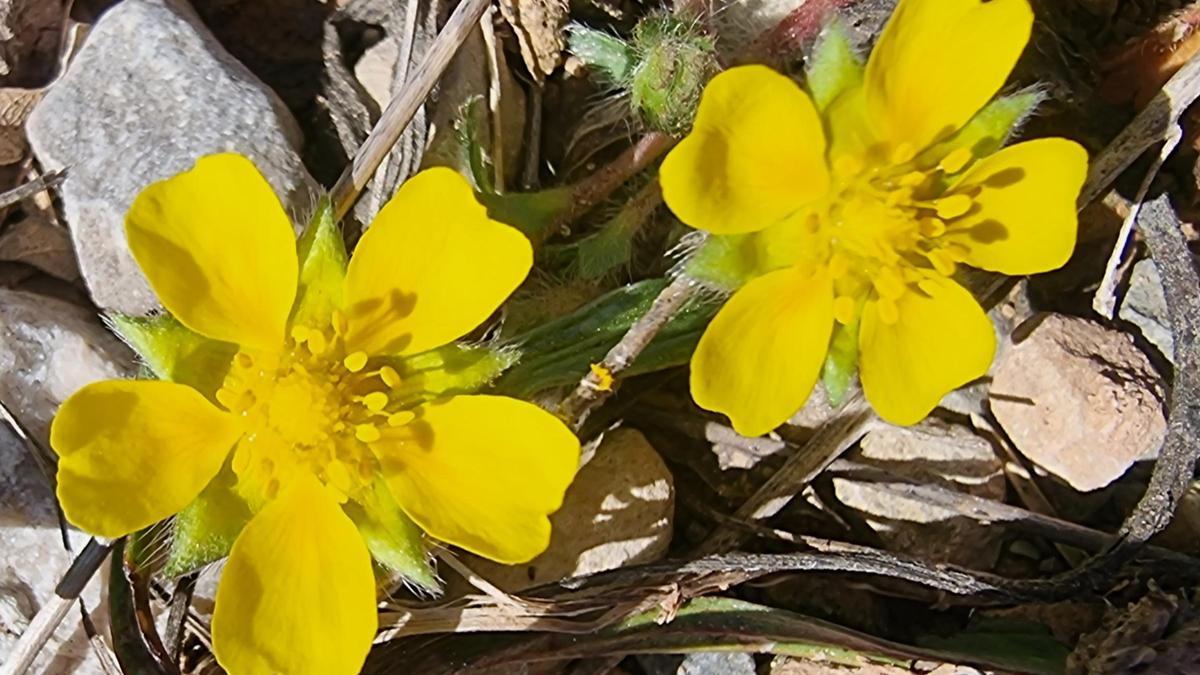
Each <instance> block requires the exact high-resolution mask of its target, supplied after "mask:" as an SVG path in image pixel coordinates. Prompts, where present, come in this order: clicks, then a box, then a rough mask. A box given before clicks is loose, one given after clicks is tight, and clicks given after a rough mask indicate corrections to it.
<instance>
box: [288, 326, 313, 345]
mask: <svg viewBox="0 0 1200 675" xmlns="http://www.w3.org/2000/svg"><path fill="white" fill-rule="evenodd" d="M311 332H312V329H311V328H309V327H308V326H299V325H297V326H292V339H293V340H295V341H296V344H302V343H303V342H304V341H305V340H307V339H308V335H309V333H311Z"/></svg>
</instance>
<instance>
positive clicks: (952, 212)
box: [934, 194, 974, 220]
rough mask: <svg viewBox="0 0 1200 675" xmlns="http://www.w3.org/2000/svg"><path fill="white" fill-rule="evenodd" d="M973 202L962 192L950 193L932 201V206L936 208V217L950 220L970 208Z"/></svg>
mask: <svg viewBox="0 0 1200 675" xmlns="http://www.w3.org/2000/svg"><path fill="white" fill-rule="evenodd" d="M973 203H974V202H972V201H971V198H970V197H968V196H967V195H964V194H957V195H950V196H949V197H942V198H941V199H939V200H937V201H936V202H934V207H935V208H936V209H937V214H938V218H941V219H942V220H950V219H951V218H957V217H959V216H961V215H963V214H965V213H966V212H967V211H970V210H971V205H972V204H973Z"/></svg>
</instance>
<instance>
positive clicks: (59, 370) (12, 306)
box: [0, 289, 134, 443]
mask: <svg viewBox="0 0 1200 675" xmlns="http://www.w3.org/2000/svg"><path fill="white" fill-rule="evenodd" d="M133 368H134V366H133V354H132V353H131V352H130V351H129V349H128V348H126V347H125V345H124V344H122V343H121V342H120V341H119V340H117V339H116V338H115V337H113V336H112V335H111V334H110V333H109V332H108V331H106V330H105V329H104V327H103V326H102V325H101V324H100V321H99V319H98V318H97V317H96V316H95V315H94V314H92V313H91V312H89V311H87V310H84V309H82V308H80V307H77V306H75V305H72V304H70V303H68V302H64V301H62V300H55V299H53V298H46V297H43V296H40V295H34V294H32V293H24V292H21V291H11V290H6V289H0V400H3V401H4V402H5V404H6V405H7V406H8V408H9V410H11V411H12V413H13V415H15V416H16V417H17V419H18V420H20V421H21V423H22V424H24V425H25V426H26V427H27V428H28V429H29V430H30V432H31V433H32V434H33V436H34V438H36V439H38V440H40V441H41V442H43V443H46V442H47V439H48V438H49V430H50V420H51V419H52V418H53V417H54V412H55V411H56V410H58V405H59V404H60V403H62V402H63V401H64V400H65V399H66V398H67V397H68V396H70V395H71V394H73V393H75V391H76V390H77V389H79V388H80V387H82V386H83V385H85V384H88V383H89V382H94V381H96V380H103V379H112V378H119V377H124V376H127V375H129V374H130V373H132V372H133Z"/></svg>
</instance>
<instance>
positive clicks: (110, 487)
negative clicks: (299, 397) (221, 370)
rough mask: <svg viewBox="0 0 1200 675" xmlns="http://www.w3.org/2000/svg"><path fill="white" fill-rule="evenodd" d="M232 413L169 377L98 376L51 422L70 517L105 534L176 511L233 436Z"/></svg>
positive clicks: (217, 464) (207, 476) (214, 467)
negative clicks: (167, 379)
mask: <svg viewBox="0 0 1200 675" xmlns="http://www.w3.org/2000/svg"><path fill="white" fill-rule="evenodd" d="M240 434H241V429H240V427H239V426H238V425H237V422H236V420H235V419H234V418H233V417H232V416H231V415H228V414H226V413H224V412H222V411H221V410H220V409H218V408H217V407H215V406H214V405H213V404H211V403H209V402H208V400H206V399H205V398H204V397H203V396H201V395H200V394H199V393H198V392H196V390H194V389H192V388H190V387H185V386H184V385H182V384H175V383H173V382H158V381H123V380H110V381H105V382H96V383H93V384H89V385H88V386H86V387H84V388H83V389H80V390H79V391H77V392H75V394H74V395H73V396H71V398H69V399H67V400H66V402H65V403H63V404H62V407H61V408H59V410H58V414H57V415H56V416H55V418H54V423H53V425H52V426H51V428H50V445H51V446H52V447H53V448H54V451H55V452H57V453H58V456H59V460H58V500H59V501H60V502H61V503H62V507H63V512H64V513H65V514H66V516H67V520H69V521H71V522H72V523H74V524H75V525H78V526H79V527H80V528H82V529H84V530H86V531H88V532H90V533H92V534H95V535H98V536H101V537H108V538H110V539H111V538H115V537H120V536H123V535H126V534H129V533H130V532H134V531H136V530H139V529H141V528H143V527H146V526H147V525H151V524H153V523H156V522H158V521H160V520H162V519H163V518H166V517H168V516H170V515H173V514H175V513H176V512H178V511H179V510H180V509H182V508H183V507H184V506H187V504H188V503H189V502H191V501H192V500H193V499H195V498H196V495H198V494H200V491H201V490H202V489H203V488H204V486H205V484H207V483H208V482H209V481H210V480H212V477H213V476H215V475H217V471H218V470H219V469H220V468H221V463H222V461H223V460H224V459H225V456H226V455H228V454H229V450H230V448H231V446H232V445H233V443H234V441H236V440H237V438H238V436H239V435H240Z"/></svg>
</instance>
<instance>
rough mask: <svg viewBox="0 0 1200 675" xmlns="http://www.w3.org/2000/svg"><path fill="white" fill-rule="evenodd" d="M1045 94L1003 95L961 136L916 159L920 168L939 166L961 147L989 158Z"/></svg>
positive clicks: (958, 135) (959, 133)
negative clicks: (944, 158)
mask: <svg viewBox="0 0 1200 675" xmlns="http://www.w3.org/2000/svg"><path fill="white" fill-rule="evenodd" d="M1044 98H1045V94H1044V93H1043V92H1042V91H1041V90H1039V89H1035V88H1029V89H1024V90H1022V91H1019V92H1017V93H1015V94H1011V95H1009V96H1001V97H1000V98H998V99H996V100H994V101H992V102H991V103H989V104H987V105H986V106H984V108H983V110H980V111H979V112H977V113H975V116H974V117H972V118H971V119H970V121H968V122H967V124H966V125H965V126H963V128H962V129H959V131H958V133H956V134H954V135H953V136H951V137H950V138H948V139H946V140H944V141H942V142H941V143H938V144H936V145H934V146H932V147H930V148H929V149H927V150H925V151H924V152H922V153H921V154H920V156H918V157H917V160H916V162H917V165H918V166H921V167H932V166H936V165H937V163H938V162H940V161H941V159H942V158H943V157H945V156H946V155H948V154H950V152H951V151H953V150H957V149H958V148H967V149H969V150H970V151H971V155H972V156H974V157H975V158H980V157H987V156H988V155H990V154H992V153H994V152H996V151H997V150H999V149H1000V148H1001V147H1003V146H1004V144H1005V142H1007V141H1008V138H1009V136H1011V135H1012V133H1013V131H1014V130H1015V129H1016V128H1017V126H1018V125H1020V124H1021V122H1023V121H1024V120H1025V118H1027V117H1028V116H1029V115H1030V114H1031V113H1032V112H1033V111H1034V110H1035V109H1036V108H1037V107H1038V105H1039V104H1040V103H1041V102H1042V100H1043V99H1044Z"/></svg>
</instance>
